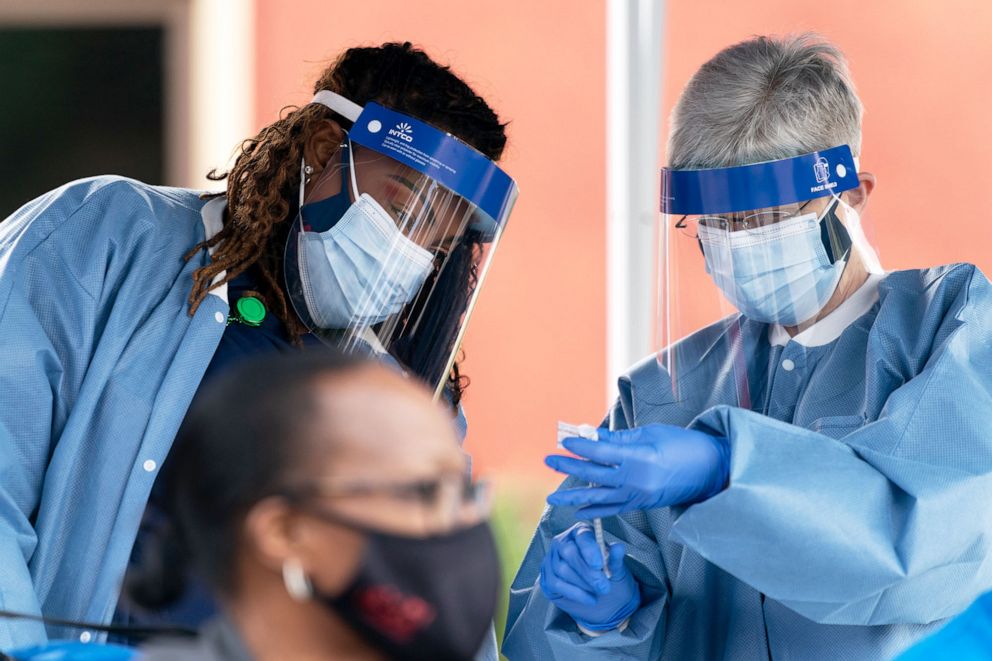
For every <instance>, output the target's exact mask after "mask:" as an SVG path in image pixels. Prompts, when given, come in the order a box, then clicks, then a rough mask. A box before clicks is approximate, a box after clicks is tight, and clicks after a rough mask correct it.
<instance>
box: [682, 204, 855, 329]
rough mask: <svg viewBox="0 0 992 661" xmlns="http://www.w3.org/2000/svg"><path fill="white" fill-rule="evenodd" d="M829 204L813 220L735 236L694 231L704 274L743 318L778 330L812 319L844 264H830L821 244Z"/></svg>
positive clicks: (842, 260) (786, 222)
mask: <svg viewBox="0 0 992 661" xmlns="http://www.w3.org/2000/svg"><path fill="white" fill-rule="evenodd" d="M835 205H836V202H833V203H832V204H831V205H830V206H829V207H827V210H826V211H824V213H823V215H822V216H819V217H818V216H817V215H816V214H815V213H810V214H805V215H802V216H797V217H795V218H790V219H788V220H784V221H782V222H780V223H775V224H773V225H769V226H767V227H758V228H754V229H745V230H738V231H736V232H728V231H725V230H717V229H712V228H708V227H704V226H700V227H699V240H700V244H701V245H702V247H703V254H704V255H705V258H706V272H707V273H709V274H710V277H712V278H713V281H714V282H715V283H716V285H717V287H719V288H720V290H721V291H722V292H723V294H724V296H726V297H727V299H728V300H729V301H730V302H731V303H732V304H733V305H734V307H736V308H737V309H738V310H740V312H741V314H743V315H744V316H745V317H747V318H749V319H753V320H755V321H761V322H765V323H776V324H781V325H783V326H796V325H798V324H799V323H801V322H804V321H807V320H809V319H812V318H813V317H814V316H815V315H816V314H817V313H818V312H819V311H820V310H822V309H823V307H824V306H825V305H826V304H827V301H829V300H830V297H831V296H832V295H833V293H834V290H835V289H836V288H837V283H838V282H839V281H840V276H841V274H842V273H843V272H844V266H845V265H846V264H847V259H846V257H847V256H846V254H845V255H842V256H841V258H839V259H836V260H831V258H830V256H829V255H828V254H827V246H826V245H825V244H824V239H823V228H822V225H821V223H822V222H823V220H824V218H826V217H827V216H828V214H831V213H833V209H834V207H835ZM837 224H838V225H839V221H838V223H837Z"/></svg>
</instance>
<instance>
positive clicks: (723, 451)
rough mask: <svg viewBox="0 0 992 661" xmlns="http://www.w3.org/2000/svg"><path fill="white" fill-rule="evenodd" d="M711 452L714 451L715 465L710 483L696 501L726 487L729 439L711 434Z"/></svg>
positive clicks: (728, 468) (728, 469)
mask: <svg viewBox="0 0 992 661" xmlns="http://www.w3.org/2000/svg"><path fill="white" fill-rule="evenodd" d="M710 439H711V441H712V443H713V452H714V453H715V455H716V457H715V460H714V461H715V462H716V467H715V470H714V471H713V473H712V479H711V480H710V483H709V484H708V485H707V486H706V488H705V489H704V490H703V493H701V494H700V497H699V498H698V499H697V501H696V502H700V501H703V500H706V499H708V498H712V497H713V496H715V495H717V494H718V493H720V492H721V491H723V490H724V489H726V488H727V483H728V482H729V481H730V441H729V440H727V438H726V437H724V436H711V437H710Z"/></svg>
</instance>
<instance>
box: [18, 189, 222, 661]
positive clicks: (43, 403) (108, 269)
mask: <svg viewBox="0 0 992 661" xmlns="http://www.w3.org/2000/svg"><path fill="white" fill-rule="evenodd" d="M204 205H205V201H204V200H201V199H200V198H199V196H198V195H197V193H196V192H194V191H187V190H180V189H173V188H164V187H153V186H147V185H145V184H142V183H140V182H136V181H132V180H129V179H124V178H120V177H97V178H93V179H85V180H80V181H76V182H72V183H70V184H67V185H65V186H63V187H61V188H58V189H56V190H54V191H51V192H49V193H47V194H45V195H43V196H42V197H40V198H37V199H35V200H34V201H32V202H30V203H28V204H27V205H25V206H24V207H22V208H21V209H19V210H18V211H17V212H15V213H14V214H13V215H12V216H11V217H9V218H8V219H7V220H5V221H3V222H2V223H0V608H2V609H6V610H12V611H20V612H26V613H35V614H37V613H40V612H44V613H45V614H46V615H48V616H51V617H57V618H67V619H74V620H89V621H96V622H109V621H110V618H111V615H112V614H113V612H114V607H115V604H116V603H117V597H118V592H119V588H120V581H121V578H122V577H123V575H124V569H125V567H126V565H127V561H128V556H129V554H130V552H131V545H132V543H133V542H134V538H135V533H136V531H137V529H138V524H139V522H140V520H141V515H142V512H143V511H144V509H145V503H146V501H147V499H148V494H149V491H150V489H151V487H152V483H153V482H154V480H155V477H156V475H157V473H158V469H159V468H160V467H161V466H162V462H163V461H164V460H165V457H166V454H167V453H168V451H169V448H170V446H171V445H172V441H173V439H174V438H175V435H176V431H177V430H178V428H179V425H180V423H181V421H182V419H183V416H184V415H185V413H186V409H187V407H188V405H189V402H190V400H191V399H192V397H193V394H194V392H195V391H196V389H197V386H198V385H199V383H200V379H201V377H202V375H203V372H204V370H205V369H206V367H207V364H208V363H209V362H210V358H211V356H212V355H213V353H214V350H215V349H216V347H217V343H218V342H219V340H220V337H221V334H222V333H223V331H224V326H225V324H226V321H227V315H228V306H227V302H226V300H224V298H222V297H221V296H219V295H217V294H216V293H215V294H211V295H209V296H207V297H206V299H205V300H204V301H203V303H202V304H201V305H200V307H199V309H198V310H197V312H196V314H195V315H194V316H193V317H190V316H189V315H188V313H187V312H188V309H189V308H188V306H187V297H188V296H189V292H190V287H191V285H192V275H193V271H194V270H195V269H196V268H198V267H200V266H203V265H205V264H206V263H207V262H208V259H209V258H208V255H207V252H206V250H203V251H200V252H199V253H197V254H196V255H194V256H193V258H192V259H191V260H190V261H189V262H186V261H184V259H183V255H184V254H185V253H186V252H187V251H188V250H189V249H190V248H191V247H192V246H194V245H196V244H197V243H198V242H200V241H202V240H203V239H204V237H205V236H206V230H205V226H204V217H203V216H202V215H201V211H202V209H203V207H204ZM79 633H80V632H79V630H72V629H60V628H59V627H48V634H49V635H51V636H52V637H66V636H77V635H79ZM45 634H46V632H45V628H44V627H43V626H42V625H40V624H37V623H33V622H26V621H23V620H6V619H0V650H3V649H10V648H12V647H17V646H22V645H28V644H35V643H38V642H41V641H44V640H45Z"/></svg>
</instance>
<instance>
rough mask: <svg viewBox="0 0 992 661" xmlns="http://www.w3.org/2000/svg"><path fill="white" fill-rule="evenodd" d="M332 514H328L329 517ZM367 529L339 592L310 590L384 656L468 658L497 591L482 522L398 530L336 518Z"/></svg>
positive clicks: (490, 543) (438, 660) (493, 556)
mask: <svg viewBox="0 0 992 661" xmlns="http://www.w3.org/2000/svg"><path fill="white" fill-rule="evenodd" d="M327 518H330V517H327ZM335 522H336V523H339V524H343V525H347V526H349V527H353V528H356V529H358V530H360V531H361V532H363V533H364V534H366V535H367V536H368V541H367V544H366V548H365V553H364V555H363V558H362V563H361V565H360V567H359V569H358V571H357V573H356V574H355V577H354V578H353V579H352V581H351V583H350V585H349V586H348V587H347V588H345V590H344V591H343V592H341V593H340V594H337V595H330V594H326V593H324V592H322V591H321V590H320V588H319V587H317V586H314V597H315V598H316V599H317V600H318V601H319V602H320V603H322V604H324V605H325V606H327V607H328V608H330V609H331V610H333V611H334V612H335V613H336V614H337V615H338V616H339V617H341V618H342V619H344V620H345V621H346V622H347V623H348V624H349V625H351V627H352V628H353V629H354V630H355V631H356V632H358V633H359V634H360V635H361V636H362V637H363V638H364V639H365V640H366V641H367V642H368V643H370V644H371V645H373V646H374V647H376V648H378V649H379V650H381V651H382V652H384V653H385V654H386V655H387V656H388V657H389V658H390V659H399V660H402V661H406V660H410V661H420V660H424V661H427V660H431V661H463V660H465V661H470V660H471V659H473V658H474V657H475V654H476V652H478V651H479V648H480V647H481V646H482V642H483V640H484V639H485V636H486V633H487V632H488V631H489V627H490V625H491V623H492V620H493V616H494V615H495V614H496V604H497V601H498V599H499V589H500V571H499V556H498V555H497V552H496V544H495V542H494V540H493V535H492V530H491V529H490V527H489V524H488V523H487V522H482V523H479V524H477V525H474V526H471V527H468V528H462V529H459V530H455V531H454V532H451V533H446V534H443V535H436V536H432V537H423V538H420V537H403V536H399V535H390V534H385V533H382V532H378V531H375V530H369V529H367V528H364V527H360V526H358V525H356V524H353V523H348V522H344V521H341V520H339V519H336V518H335Z"/></svg>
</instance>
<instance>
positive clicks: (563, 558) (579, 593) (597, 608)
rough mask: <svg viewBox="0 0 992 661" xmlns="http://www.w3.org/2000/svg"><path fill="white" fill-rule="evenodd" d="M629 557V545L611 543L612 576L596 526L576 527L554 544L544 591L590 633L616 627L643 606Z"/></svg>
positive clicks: (543, 580) (547, 559)
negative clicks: (598, 542)
mask: <svg viewBox="0 0 992 661" xmlns="http://www.w3.org/2000/svg"><path fill="white" fill-rule="evenodd" d="M626 554H627V547H626V546H624V545H623V544H610V547H609V552H608V554H607V559H606V563H607V565H608V566H609V569H610V577H609V578H607V576H606V573H605V572H604V571H603V554H602V552H600V550H599V545H598V544H597V543H596V535H595V533H594V532H593V529H592V527H591V526H590V525H589V524H588V523H576V524H575V525H574V526H572V527H571V528H569V529H568V530H566V531H565V532H563V533H561V534H559V535H557V536H556V537H555V538H554V539H553V540H551V548H550V549H548V554H547V555H546V556H544V562H543V563H542V564H541V578H540V583H541V591H542V592H544V596H545V597H547V598H548V600H549V601H550V602H551V603H553V604H554V605H555V606H557V607H558V608H560V609H562V610H563V611H565V612H566V613H568V614H569V615H571V616H572V619H574V620H575V622H576V623H577V624H578V625H579V626H580V627H582V628H583V629H585V630H586V631H593V632H600V631H603V632H605V631H610V630H611V629H615V628H617V627H618V626H620V625H621V624H623V623H624V622H625V621H626V620H627V619H628V618H629V617H630V616H631V615H633V614H634V612H635V611H636V610H637V609H638V608H639V607H640V605H641V591H640V588H639V587H638V585H637V581H635V580H634V577H633V576H631V574H630V572H628V571H627V567H626V566H624V563H623V559H624V556H625V555H626Z"/></svg>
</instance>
